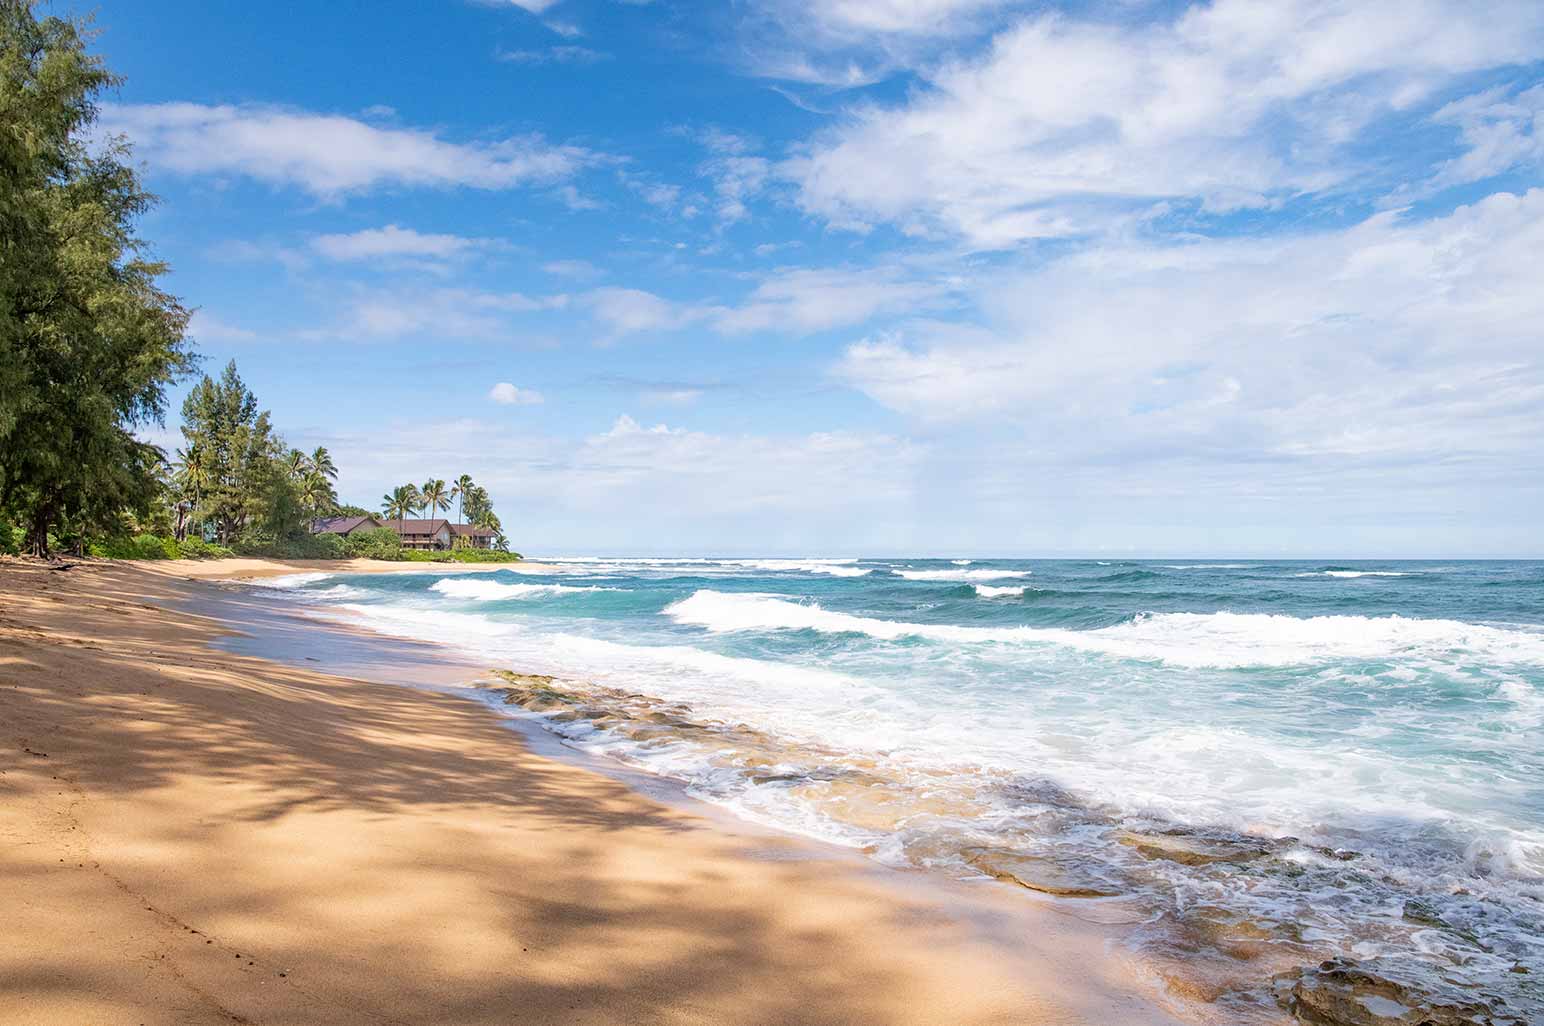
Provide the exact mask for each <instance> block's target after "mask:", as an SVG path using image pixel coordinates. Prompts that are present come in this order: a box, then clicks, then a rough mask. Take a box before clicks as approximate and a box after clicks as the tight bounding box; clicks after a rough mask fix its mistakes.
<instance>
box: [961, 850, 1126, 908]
mask: <svg viewBox="0 0 1544 1026" xmlns="http://www.w3.org/2000/svg"><path fill="white" fill-rule="evenodd" d="M962 854H964V856H965V861H966V862H969V863H970V864H971V865H972V866H974V867H976V868H977V869H979V870H981V872H983V873H985V874H987V875H988V876H990V877H992V878H993V879H996V880H1001V881H1003V882H1004V883H1013V884H1018V885H1019V886H1020V887H1024V888H1027V889H1029V890H1031V891H1039V892H1040V893H1042V894H1054V895H1056V896H1057V897H1059V898H1112V897H1114V896H1115V895H1116V894H1118V893H1119V892H1118V891H1114V890H1111V889H1110V888H1109V886H1108V885H1107V884H1105V883H1104V882H1103V881H1099V880H1093V879H1087V878H1083V877H1079V876H1078V875H1077V874H1075V873H1073V872H1071V871H1069V870H1068V869H1066V868H1065V867H1063V866H1060V865H1058V864H1057V863H1055V862H1052V861H1051V860H1050V859H1041V858H1036V857H1035V856H1033V855H1020V854H1017V853H1015V852H1008V851H997V850H996V849H993V848H970V849H966V850H965V851H964V852H963V853H962Z"/></svg>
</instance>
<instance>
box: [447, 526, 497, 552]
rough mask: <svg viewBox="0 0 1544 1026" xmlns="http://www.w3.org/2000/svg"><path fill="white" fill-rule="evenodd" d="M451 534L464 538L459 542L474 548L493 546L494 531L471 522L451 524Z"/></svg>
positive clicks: (489, 547)
mask: <svg viewBox="0 0 1544 1026" xmlns="http://www.w3.org/2000/svg"><path fill="white" fill-rule="evenodd" d="M450 531H451V534H453V535H454V536H455V537H456V538H458V539H460V538H465V539H466V541H464V542H462V543H461V544H463V545H465V546H467V547H469V548H474V549H491V548H493V539H494V533H493V532H492V531H490V530H488V529H487V528H486V527H477V526H475V525H473V524H451V525H450Z"/></svg>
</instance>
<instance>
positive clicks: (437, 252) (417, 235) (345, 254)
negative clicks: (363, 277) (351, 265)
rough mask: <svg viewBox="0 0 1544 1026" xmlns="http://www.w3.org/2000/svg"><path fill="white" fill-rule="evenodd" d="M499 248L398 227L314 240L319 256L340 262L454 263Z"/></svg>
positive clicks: (491, 242) (484, 242) (487, 241)
mask: <svg viewBox="0 0 1544 1026" xmlns="http://www.w3.org/2000/svg"><path fill="white" fill-rule="evenodd" d="M495 245H497V243H496V242H495V241H494V240H492V239H477V238H467V237H465V236H461V235H446V234H426V233H423V232H418V231H414V230H413V229H411V228H399V227H398V226H397V225H394V224H388V225H386V226H385V227H383V228H366V229H363V230H361V231H357V232H349V233H347V234H332V235H318V236H316V237H315V238H313V239H312V240H311V248H312V249H314V250H315V251H316V252H317V253H319V254H321V255H322V256H324V257H326V258H327V259H329V260H339V261H360V260H372V261H380V260H387V261H389V260H393V259H402V258H417V259H425V260H450V259H453V258H456V257H463V256H466V255H468V254H470V253H473V252H475V251H477V250H481V249H488V248H490V247H492V246H495Z"/></svg>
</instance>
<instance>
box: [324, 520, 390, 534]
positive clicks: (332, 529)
mask: <svg viewBox="0 0 1544 1026" xmlns="http://www.w3.org/2000/svg"><path fill="white" fill-rule="evenodd" d="M362 525H369V526H372V527H379V526H381V522H380V521H379V520H377V519H375V518H374V517H372V516H363V517H326V518H325V519H322V520H315V521H312V523H311V533H312V534H348V533H349V532H350V531H352V530H354V529H356V528H358V527H360V526H362Z"/></svg>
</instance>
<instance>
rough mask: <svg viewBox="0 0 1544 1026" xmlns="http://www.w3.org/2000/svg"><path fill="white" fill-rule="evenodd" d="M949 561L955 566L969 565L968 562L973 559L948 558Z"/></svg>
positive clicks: (972, 561)
mask: <svg viewBox="0 0 1544 1026" xmlns="http://www.w3.org/2000/svg"><path fill="white" fill-rule="evenodd" d="M949 562H951V563H953V564H954V565H955V566H970V564H972V563H974V562H975V560H974V559H951V560H949Z"/></svg>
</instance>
